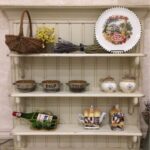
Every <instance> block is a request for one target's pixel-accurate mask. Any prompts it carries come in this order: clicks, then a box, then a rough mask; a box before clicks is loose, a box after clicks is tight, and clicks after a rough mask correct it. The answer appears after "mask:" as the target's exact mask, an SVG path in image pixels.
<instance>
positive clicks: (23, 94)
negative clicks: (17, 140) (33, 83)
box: [10, 91, 144, 98]
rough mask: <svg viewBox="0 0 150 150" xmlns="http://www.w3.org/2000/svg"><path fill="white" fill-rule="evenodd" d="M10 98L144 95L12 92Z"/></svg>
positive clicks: (127, 94)
mask: <svg viewBox="0 0 150 150" xmlns="http://www.w3.org/2000/svg"><path fill="white" fill-rule="evenodd" d="M10 96H11V97H120V98H121V97H128V98H130V97H131V98H132V97H133V98H134V97H137V98H140V97H144V94H142V93H141V92H135V93H122V92H116V93H105V92H100V91H85V92H82V93H73V92H69V91H60V92H53V93H47V92H44V91H33V92H28V93H21V92H18V91H17V92H13V93H11V95H10Z"/></svg>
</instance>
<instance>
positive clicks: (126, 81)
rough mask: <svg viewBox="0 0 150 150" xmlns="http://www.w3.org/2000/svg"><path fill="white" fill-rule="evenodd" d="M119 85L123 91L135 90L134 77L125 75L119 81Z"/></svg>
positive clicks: (130, 91)
mask: <svg viewBox="0 0 150 150" xmlns="http://www.w3.org/2000/svg"><path fill="white" fill-rule="evenodd" d="M119 87H120V89H121V91H122V92H124V93H132V92H134V91H135V90H136V87H137V84H136V79H135V77H131V76H125V77H123V78H122V80H121V81H120V83H119Z"/></svg>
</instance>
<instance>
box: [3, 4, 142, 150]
mask: <svg viewBox="0 0 150 150" xmlns="http://www.w3.org/2000/svg"><path fill="white" fill-rule="evenodd" d="M5 6H6V7H7V5H5ZM19 7H20V6H19ZM44 7H45V6H44ZM107 7H108V6H107ZM132 7H133V6H132ZM135 7H136V6H135ZM138 7H139V6H137V10H136V11H137V12H138ZM101 8H103V7H101ZM76 9H77V10H76ZM89 9H90V11H89ZM18 12H20V9H19V10H16V9H8V10H7V9H6V14H7V16H8V18H9V19H8V20H9V23H10V32H12V33H17V31H18V28H19V24H18V19H17V18H18V15H19V13H18ZM41 12H42V13H41ZM77 12H78V13H77ZM79 12H81V14H80V15H79ZM101 12H102V10H99V8H96V9H95V7H94V8H93V7H91V8H88V7H86V8H85V9H81V8H80V7H78V8H74V9H72V8H71V9H69V8H67V9H65V8H63V9H58V8H54V9H52V10H49V9H33V10H32V9H31V13H32V18H33V31H35V30H36V27H37V26H39V25H41V24H45V25H48V26H53V27H54V28H55V29H56V35H57V37H62V38H63V39H65V40H69V41H72V42H73V43H75V44H79V43H84V44H86V45H88V44H89V45H90V44H93V43H94V27H95V21H96V20H97V17H98V16H99V15H100V13H101ZM140 12H141V10H140V9H139V13H138V15H139V14H140ZM58 16H59V18H58ZM87 16H88V18H87ZM142 16H143V12H142ZM15 17H16V18H15ZM139 17H141V16H140V15H139ZM39 18H43V19H42V20H41V19H39ZM49 20H52V22H49ZM59 20H60V21H59ZM89 20H90V21H89ZM25 27H26V30H25V31H28V30H27V25H25ZM142 45H143V40H142V39H141V41H140V42H139V44H138V46H137V47H136V49H134V50H133V53H126V54H108V53H101V54H84V53H82V54H81V53H80V54H79V53H78V54H74V53H73V54H28V55H20V54H16V53H10V54H9V56H10V58H11V66H12V83H13V82H15V81H16V80H20V79H33V80H35V81H36V82H38V83H40V82H41V81H42V80H44V79H52V80H53V79H57V80H60V81H61V82H62V83H67V82H68V81H69V80H72V79H83V80H87V81H88V82H89V83H90V86H89V87H88V88H89V89H88V91H86V92H83V93H72V92H69V91H68V90H65V91H60V92H57V93H45V92H43V91H39V90H36V91H34V92H30V93H21V92H18V91H16V90H15V88H14V86H12V91H13V92H12V93H11V97H12V99H14V100H15V102H16V103H15V105H14V110H17V111H26V112H31V111H36V110H41V111H44V110H45V109H48V110H51V111H52V112H53V113H54V114H56V115H57V116H58V117H59V118H60V124H59V125H58V128H57V129H56V130H54V131H44V130H41V131H37V130H32V129H30V127H29V126H28V123H27V122H25V121H23V120H19V119H14V129H13V130H12V134H13V136H14V137H15V143H16V144H15V145H16V146H15V148H16V150H22V145H26V147H24V148H23V149H24V150H30V148H31V147H32V148H37V149H38V150H39V149H40V148H39V143H40V146H42V149H43V150H44V148H45V150H47V149H46V145H48V143H51V141H53V143H55V144H56V146H54V144H52V146H51V148H53V149H58V150H63V149H68V150H72V149H73V147H74V146H75V149H78V150H81V149H86V147H87V145H88V148H90V149H93V146H94V147H95V145H99V143H101V145H100V148H103V149H108V148H109V149H110V150H114V147H115V148H116V147H117V149H119V150H125V149H132V148H134V150H138V149H139V139H140V137H141V136H142V133H141V131H140V125H139V112H138V109H139V107H138V100H139V99H140V98H142V97H143V96H144V94H143V93H142V92H135V93H130V94H125V93H121V92H116V93H103V92H101V91H100V90H95V91H94V90H92V89H97V88H98V87H99V79H101V78H105V77H106V76H107V75H111V76H112V77H114V78H115V79H116V81H117V82H119V81H120V80H121V78H122V77H123V76H124V75H125V74H132V75H135V76H136V77H137V78H138V80H137V84H138V86H139V88H138V91H141V89H142V87H141V77H140V74H139V72H140V67H139V65H140V59H139V58H140V57H144V56H145V54H144V53H143V52H142V51H141V49H143V47H142ZM132 61H133V62H134V63H132ZM116 103H118V104H120V107H121V109H122V110H123V112H124V113H125V114H126V127H125V130H124V131H112V130H111V129H110V126H109V125H108V124H109V119H108V115H107V117H106V121H104V125H103V126H102V127H101V128H100V129H99V130H96V131H94V130H91V131H89V130H85V129H83V127H82V126H81V125H79V124H78V114H79V113H82V111H83V109H85V108H87V107H89V106H90V105H91V104H92V105H95V106H97V107H100V108H101V110H102V111H106V112H107V113H109V110H110V109H111V108H112V106H113V105H114V104H116ZM128 112H130V114H129V113H128ZM41 135H43V136H49V137H45V140H44V141H43V137H42V136H41ZM76 135H78V137H76ZM98 135H99V136H100V137H99V136H98ZM24 136H26V137H27V138H28V140H27V141H28V142H27V144H22V142H24V140H22V139H23V138H24ZM50 136H53V139H52V138H51V137H50ZM54 136H56V137H55V138H54ZM57 136H58V138H57ZM64 136H65V137H64ZM103 136H105V137H106V138H104V137H103ZM129 137H130V138H129ZM131 138H132V140H131ZM38 141H39V142H38ZM129 142H131V144H129ZM78 145H80V147H79V146H78ZM76 146H78V147H77V148H76ZM97 149H99V148H97ZM97 149H96V150H97Z"/></svg>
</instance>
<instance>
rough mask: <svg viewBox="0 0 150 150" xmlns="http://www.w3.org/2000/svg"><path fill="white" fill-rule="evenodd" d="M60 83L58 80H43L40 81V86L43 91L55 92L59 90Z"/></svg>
mask: <svg viewBox="0 0 150 150" xmlns="http://www.w3.org/2000/svg"><path fill="white" fill-rule="evenodd" d="M61 85H62V83H60V81H58V80H44V81H42V83H41V86H42V87H43V89H44V91H46V92H51V91H52V92H57V91H60V88H61Z"/></svg>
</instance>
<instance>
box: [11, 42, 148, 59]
mask: <svg viewBox="0 0 150 150" xmlns="http://www.w3.org/2000/svg"><path fill="white" fill-rule="evenodd" d="M88 43H89V42H88ZM9 56H11V57H79V58H80V57H144V56H146V55H145V54H142V53H125V54H107V53H102V54H84V53H73V54H72V53H71V54H64V53H63V54H45V53H43V54H28V55H24V54H15V53H10V54H9Z"/></svg>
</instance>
